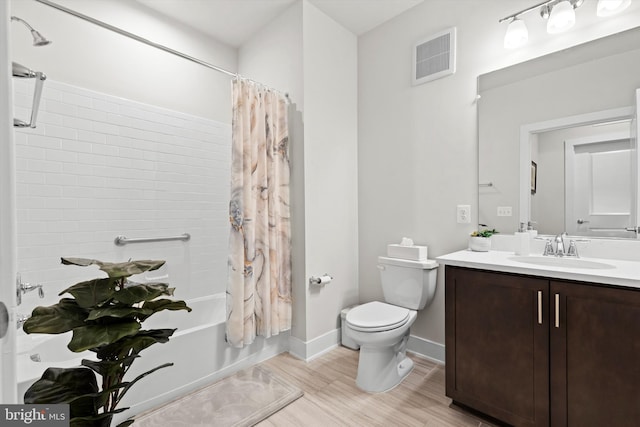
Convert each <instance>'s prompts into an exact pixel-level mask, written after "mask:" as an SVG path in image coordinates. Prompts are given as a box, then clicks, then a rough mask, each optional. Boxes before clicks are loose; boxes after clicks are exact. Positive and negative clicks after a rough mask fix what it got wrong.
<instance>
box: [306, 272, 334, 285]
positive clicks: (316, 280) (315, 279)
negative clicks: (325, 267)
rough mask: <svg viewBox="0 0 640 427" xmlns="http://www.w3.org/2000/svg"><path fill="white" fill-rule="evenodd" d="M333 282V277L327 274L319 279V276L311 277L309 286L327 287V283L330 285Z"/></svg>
mask: <svg viewBox="0 0 640 427" xmlns="http://www.w3.org/2000/svg"><path fill="white" fill-rule="evenodd" d="M332 280H333V277H331V276H329V275H328V274H327V273H325V274H323V275H322V276H319V277H317V276H311V277H309V284H310V285H326V284H327V283H330V282H331V281H332Z"/></svg>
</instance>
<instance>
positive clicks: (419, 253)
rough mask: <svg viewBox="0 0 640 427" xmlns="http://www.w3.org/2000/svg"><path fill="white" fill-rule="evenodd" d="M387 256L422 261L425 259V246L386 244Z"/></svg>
mask: <svg viewBox="0 0 640 427" xmlns="http://www.w3.org/2000/svg"><path fill="white" fill-rule="evenodd" d="M387 256H388V257H390V258H402V259H409V260H412V261H423V260H425V259H427V247H426V246H416V245H413V246H403V245H398V244H394V245H387Z"/></svg>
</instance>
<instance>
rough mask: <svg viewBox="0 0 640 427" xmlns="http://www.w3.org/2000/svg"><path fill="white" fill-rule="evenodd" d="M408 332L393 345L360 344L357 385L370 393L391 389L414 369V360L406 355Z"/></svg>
mask: <svg viewBox="0 0 640 427" xmlns="http://www.w3.org/2000/svg"><path fill="white" fill-rule="evenodd" d="M407 339H408V333H407V335H406V336H405V337H403V339H402V340H401V342H400V343H398V345H395V346H391V347H386V348H385V347H368V346H364V345H361V346H360V359H359V361H358V375H357V377H356V385H357V386H358V388H360V389H361V390H364V391H367V392H370V393H381V392H385V391H389V390H391V389H392V388H394V387H395V386H397V385H398V384H400V383H401V382H402V380H404V379H405V378H406V376H407V375H409V373H410V372H411V371H412V370H413V360H411V359H409V358H408V357H407V355H406V352H405V349H406V342H407Z"/></svg>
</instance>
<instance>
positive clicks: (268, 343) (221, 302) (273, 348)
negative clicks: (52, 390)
mask: <svg viewBox="0 0 640 427" xmlns="http://www.w3.org/2000/svg"><path fill="white" fill-rule="evenodd" d="M225 304H226V303H225V294H224V293H219V294H215V295H209V296H206V297H201V298H196V299H193V300H189V301H187V305H188V306H189V307H191V308H192V309H193V311H191V312H190V313H189V312H186V311H168V310H166V311H163V312H161V313H158V314H156V315H154V316H152V317H151V318H149V320H148V321H146V322H145V323H144V324H143V327H144V328H145V329H157V328H178V330H177V331H176V332H175V333H174V334H173V336H172V337H171V339H170V341H169V342H168V343H165V344H155V345H153V346H151V347H149V348H147V349H145V350H143V351H142V353H141V357H140V358H139V359H138V360H136V361H135V363H134V364H133V365H132V367H131V370H130V371H129V372H128V373H127V376H126V377H125V380H133V379H134V378H135V377H136V376H138V375H139V374H141V373H143V372H146V371H148V370H150V369H153V368H155V367H156V366H159V365H162V364H164V363H167V362H172V363H173V364H174V365H173V366H170V367H167V368H163V369H160V370H159V371H156V372H154V373H153V374H151V375H149V376H147V377H145V378H143V379H142V380H140V381H139V382H138V383H136V384H135V385H134V386H133V387H132V388H131V390H130V391H129V392H128V393H127V395H126V396H125V397H124V399H123V400H122V402H121V403H120V405H119V407H130V409H129V410H127V411H125V412H123V413H121V414H117V415H116V416H115V417H114V420H113V423H112V424H113V425H116V424H117V423H119V422H121V421H123V420H125V419H127V418H129V417H132V416H134V415H136V414H139V413H141V412H144V411H147V410H150V409H152V408H154V407H157V406H160V405H162V404H164V403H166V402H169V401H172V400H175V399H177V398H179V397H181V396H183V395H185V394H187V393H189V392H192V391H194V390H197V389H199V388H201V387H204V386H206V385H208V384H210V383H213V382H215V381H217V380H219V379H221V378H224V377H226V376H228V375H231V374H233V373H234V372H236V371H238V370H240V369H244V368H247V367H249V366H252V365H254V364H256V363H259V362H261V361H263V360H267V359H269V358H271V357H273V356H275V355H277V354H279V353H282V352H285V351H287V350H288V348H289V333H282V334H280V335H278V336H277V337H273V338H269V339H268V340H265V339H262V338H257V339H256V341H255V342H254V343H253V344H251V345H250V346H248V347H245V348H243V349H236V348H232V347H229V346H228V345H227V343H226V342H225V324H224V320H225V317H226V309H225ZM19 338H20V341H21V342H19V346H20V347H21V349H20V350H19V353H20V354H19V357H18V396H19V397H20V398H21V397H22V396H23V395H24V392H25V391H26V389H27V388H28V387H29V386H30V385H31V384H32V383H33V382H34V381H35V380H37V379H38V378H40V376H41V375H42V372H44V370H45V369H46V368H48V367H50V366H55V367H71V366H77V365H79V364H80V360H81V359H82V357H78V354H77V353H72V352H71V351H69V350H68V349H67V348H66V344H67V343H68V342H69V338H68V337H62V336H55V335H54V336H52V335H27V336H24V337H19ZM29 346H31V347H29ZM54 348H55V349H54ZM61 348H62V350H60V349H61ZM36 350H37V351H38V354H39V355H40V358H41V360H42V362H34V361H32V360H31V358H30V355H32V354H35V352H36ZM86 353H88V354H87V355H85V357H84V358H88V359H94V357H93V356H94V354H93V353H92V352H86ZM47 361H48V362H47Z"/></svg>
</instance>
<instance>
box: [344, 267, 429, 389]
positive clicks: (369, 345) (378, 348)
mask: <svg viewBox="0 0 640 427" xmlns="http://www.w3.org/2000/svg"><path fill="white" fill-rule="evenodd" d="M378 269H379V270H380V279H381V281H382V290H383V292H384V301H385V302H380V301H373V302H368V303H366V304H362V305H359V306H357V307H354V308H353V309H351V310H349V312H348V313H347V315H346V319H345V320H346V328H345V331H346V334H347V336H348V337H349V338H351V339H352V340H353V341H354V342H355V343H357V344H358V345H359V346H360V358H359V360H358V375H357V378H356V385H357V386H358V387H359V388H360V389H362V390H364V391H368V392H383V391H388V390H391V389H392V388H394V387H395V386H397V385H398V384H400V383H401V382H402V380H403V379H404V378H405V377H406V376H407V375H408V374H409V372H411V369H413V361H412V360H411V359H409V358H408V357H407V355H406V348H407V341H408V340H409V328H410V327H411V325H412V324H413V322H414V321H415V320H416V317H417V315H418V312H417V310H422V309H423V308H424V307H425V306H426V305H427V304H428V303H430V302H431V301H432V300H433V297H434V295H435V291H436V276H437V273H438V264H437V263H436V262H435V261H432V260H422V261H412V260H406V259H401V258H389V257H378Z"/></svg>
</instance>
